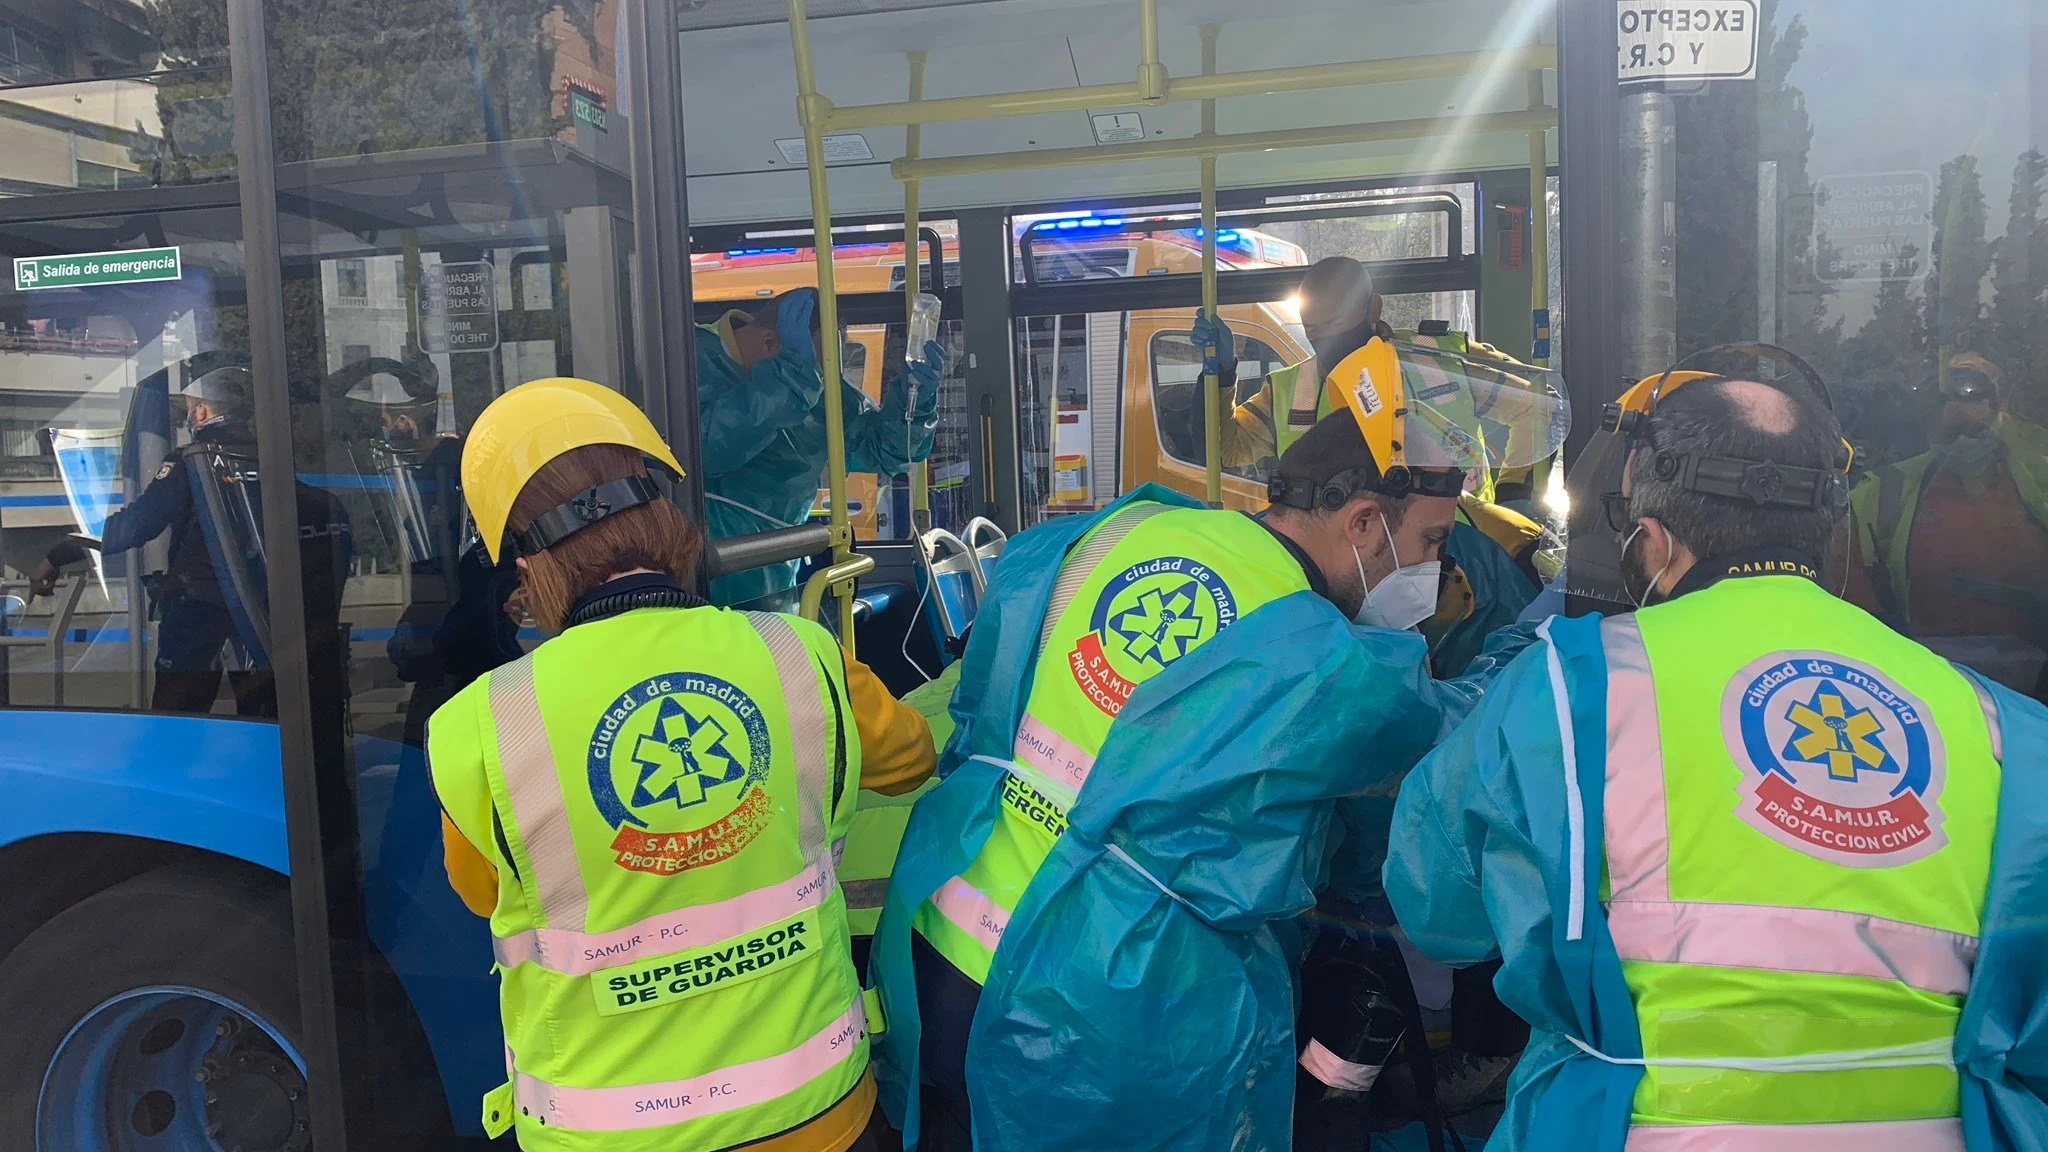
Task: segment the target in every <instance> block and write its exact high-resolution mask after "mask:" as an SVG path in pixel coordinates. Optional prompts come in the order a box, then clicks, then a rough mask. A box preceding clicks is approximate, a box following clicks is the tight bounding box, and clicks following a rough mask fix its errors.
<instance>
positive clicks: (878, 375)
mask: <svg viewBox="0 0 2048 1152" xmlns="http://www.w3.org/2000/svg"><path fill="white" fill-rule="evenodd" d="M866 230H872V231H875V232H887V231H889V230H890V229H889V228H888V226H886V225H874V226H872V228H871V229H869V228H863V227H849V228H835V229H834V235H835V237H837V238H838V242H836V243H835V244H834V246H833V259H834V269H833V271H834V277H835V284H836V286H837V289H838V294H839V309H840V320H841V337H840V352H841V370H842V375H843V376H844V378H845V380H846V383H847V384H849V385H851V386H852V387H853V388H854V389H855V390H856V391H857V392H858V393H859V394H860V395H861V396H864V397H865V398H866V399H867V401H868V410H866V411H863V410H860V409H857V408H855V407H854V406H852V405H849V406H848V407H847V409H846V413H847V421H848V424H847V448H848V456H847V461H848V475H847V485H846V487H847V505H848V513H847V514H848V519H849V522H850V523H851V524H852V526H853V532H854V537H855V539H858V540H878V539H879V540H890V539H902V538H904V537H906V536H908V535H909V532H910V523H911V521H910V482H909V477H908V474H907V473H906V472H903V471H878V470H879V469H884V468H889V467H897V468H900V467H901V463H902V461H904V460H905V459H906V458H908V457H913V456H915V455H916V454H917V452H918V451H920V449H919V447H918V443H919V438H918V437H917V436H916V435H915V430H913V429H912V428H911V427H910V426H909V425H907V424H905V423H904V422H903V421H902V419H901V417H900V415H899V416H898V417H897V418H895V420H894V422H891V421H890V420H887V419H885V418H884V412H883V409H888V408H889V407H890V404H891V403H892V398H893V397H895V395H896V386H897V383H898V379H899V377H900V376H902V374H903V371H904V359H903V355H904V354H903V339H904V325H903V323H902V321H901V319H900V317H901V316H902V315H903V308H904V304H903V267H904V261H903V244H902V241H901V240H900V239H898V240H879V241H877V242H875V243H871V244H868V243H858V242H854V241H856V240H857V239H858V237H859V235H860V233H861V232H862V231H866ZM896 231H897V232H898V234H899V235H900V233H901V229H900V227H898V228H897V229H896ZM920 231H921V232H923V231H930V232H933V233H936V234H937V235H938V236H939V238H940V242H941V244H940V251H941V252H942V253H943V264H944V269H943V271H944V277H945V285H946V287H949V288H950V287H956V286H957V285H958V283H959V276H960V267H959V252H958V247H959V245H958V226H957V225H956V223H955V222H954V221H952V220H948V219H936V220H927V221H924V222H923V223H922V224H921V225H920ZM733 235H734V236H735V238H736V240H735V242H736V243H737V245H738V246H736V247H732V248H728V249H725V250H723V251H718V252H698V253H694V254H692V256H691V258H690V265H691V291H692V293H693V295H694V298H695V299H694V306H695V312H696V318H697V321H698V323H699V325H700V327H699V330H698V339H699V341H700V347H699V350H698V356H699V363H700V364H705V365H708V368H707V370H706V376H707V379H712V380H722V381H727V382H728V386H727V387H724V388H715V387H714V388H707V389H706V390H705V391H704V393H703V395H702V399H703V403H704V408H703V418H704V428H705V435H706V436H707V437H708V438H709V439H708V440H707V443H706V445H705V460H706V476H707V481H706V489H707V496H708V499H709V504H710V509H709V521H710V528H711V534H712V536H713V537H714V538H716V537H724V536H736V535H743V534H746V533H752V532H762V531H768V530H770V529H774V528H778V527H782V526H785V525H788V524H799V523H803V522H805V521H814V522H818V523H823V522H824V521H825V520H826V519H827V518H828V516H829V512H830V507H831V498H830V495H829V490H828V481H827V477H826V476H825V441H824V422H825V414H824V404H823V397H822V394H819V397H818V399H817V400H816V402H815V403H809V402H808V396H809V391H805V390H799V391H792V390H791V389H792V388H797V387H798V385H797V383H795V382H796V381H800V380H801V379H802V378H803V377H785V376H780V375H776V374H775V373H776V372H778V371H779V370H780V369H779V368H778V367H777V366H778V365H781V366H786V367H788V368H789V370H790V371H792V372H803V371H805V369H803V368H801V367H799V366H797V365H795V364H794V362H789V363H787V364H785V361H786V360H787V358H785V357H780V356H776V355H774V354H772V353H769V354H766V355H765V356H762V354H761V353H760V351H759V350H758V349H756V348H754V347H753V346H752V345H751V344H749V343H748V342H747V341H749V340H752V339H754V337H744V338H743V337H741V336H739V335H738V334H737V329H736V328H735V324H737V328H738V329H744V328H747V327H749V326H752V325H753V323H754V318H755V317H756V316H760V317H772V316H773V314H774V313H773V307H774V304H773V302H774V301H776V300H777V298H778V297H780V296H781V295H782V294H783V293H786V292H790V291H792V290H794V289H798V288H813V287H815V286H816V285H817V254H816V251H815V250H814V249H813V248H811V247H808V246H791V245H789V244H787V243H785V242H786V241H789V240H792V239H795V238H796V237H797V236H801V237H803V238H805V239H808V238H809V236H810V230H809V229H807V228H806V229H801V230H797V231H795V234H794V235H792V234H791V232H788V231H782V230H776V229H767V230H752V231H736V232H734V233H733ZM931 253H932V246H931V245H930V243H929V241H927V243H926V244H925V245H924V246H923V248H922V249H921V251H920V254H919V255H920V260H919V271H920V278H921V280H922V282H923V283H924V284H925V286H926V287H927V288H931V286H932V284H933V277H932V267H931ZM955 298H956V299H957V294H955ZM758 330H759V331H761V332H763V333H765V332H767V331H770V330H772V328H760V329H758ZM962 331H963V329H962V326H961V324H960V323H959V321H958V318H957V317H955V316H952V315H950V314H949V315H947V316H946V318H945V319H944V320H942V321H941V324H940V333H939V342H940V343H941V344H942V345H945V346H946V347H947V348H948V356H947V361H948V365H949V368H950V372H949V374H948V375H947V376H946V377H944V378H942V379H941V381H940V385H939V406H938V424H937V425H936V427H935V428H933V430H932V440H933V445H934V447H933V448H932V449H931V451H932V452H933V453H934V458H935V459H938V460H939V461H940V464H939V466H940V467H945V468H947V469H948V473H947V475H946V476H945V477H938V476H936V475H935V476H934V478H933V484H934V491H935V493H936V492H938V491H939V490H940V486H941V485H943V486H944V488H943V490H944V491H946V492H948V493H954V492H964V491H965V480H966V459H967V457H966V442H967V434H968V433H967V427H966V377H965V365H964V363H963V362H962V356H961V354H960V353H961V349H962V342H963V336H962ZM777 339H778V341H779V337H777ZM736 353H737V354H738V355H739V356H741V357H747V356H762V359H761V363H762V364H763V365H765V367H752V366H750V367H749V368H747V369H745V370H744V372H745V379H746V380H747V385H746V386H745V388H744V389H738V388H735V387H732V386H731V382H734V381H738V380H739V379H741V373H742V371H743V370H742V369H741V367H740V362H739V360H738V359H736V358H735V354H736ZM808 372H809V377H810V378H814V377H815V375H816V369H815V368H811V369H809V370H808ZM762 373H767V374H768V375H765V376H764V375H762ZM815 387H816V386H815V385H811V386H810V388H811V389H815ZM764 389H765V390H766V391H764ZM770 392H772V393H773V394H774V395H776V396H779V397H784V398H791V397H798V398H801V399H800V400H799V399H788V400H787V402H782V401H778V402H773V403H764V402H762V399H761V398H762V397H763V396H764V395H767V394H768V393H770ZM743 398H745V399H748V402H749V403H752V404H754V405H755V406H754V407H753V408H751V409H746V410H743V409H742V408H741V407H739V406H738V405H737V404H736V401H739V400H741V399H743ZM894 411H897V412H899V413H900V412H901V409H900V408H899V409H894ZM806 479H808V481H809V486H808V487H807V486H806V483H805V481H806ZM951 499H952V496H950V495H949V496H944V497H942V496H939V495H937V494H935V495H934V496H933V513H934V521H933V522H934V524H935V525H937V526H939V527H947V526H948V520H947V517H949V516H951V515H952V513H951V512H950V511H944V509H948V508H950V505H949V504H947V501H948V500H951ZM963 507H964V505H963ZM966 518H967V517H965V516H964V515H963V516H962V517H960V525H959V526H960V527H964V526H965V520H966ZM797 572H798V568H797V567H796V566H785V567H784V568H781V569H777V570H775V571H772V572H771V571H762V572H755V573H748V574H745V575H744V576H742V577H739V578H737V579H734V580H726V581H721V582H719V583H718V584H716V585H714V587H713V588H712V598H713V599H714V600H717V601H719V602H720V603H726V602H733V603H738V602H740V601H741V600H752V599H754V598H756V597H759V596H762V595H770V594H774V595H775V596H776V597H777V599H776V600H775V604H776V605H780V603H781V601H783V600H787V599H788V596H787V595H786V593H787V590H788V588H789V587H790V586H791V585H790V584H789V581H790V580H793V579H794V578H795V575H796V574H797ZM734 597H739V598H740V599H739V600H735V599H734Z"/></svg>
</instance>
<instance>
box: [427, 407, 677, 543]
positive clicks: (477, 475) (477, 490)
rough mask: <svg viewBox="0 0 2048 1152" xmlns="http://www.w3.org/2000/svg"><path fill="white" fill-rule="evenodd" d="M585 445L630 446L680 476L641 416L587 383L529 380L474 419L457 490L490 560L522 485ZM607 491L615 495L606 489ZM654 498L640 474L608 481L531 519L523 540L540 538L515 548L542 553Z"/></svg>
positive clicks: (670, 454)
mask: <svg viewBox="0 0 2048 1152" xmlns="http://www.w3.org/2000/svg"><path fill="white" fill-rule="evenodd" d="M590 444H618V445H622V446H624V447H627V448H637V449H639V450H640V452H641V454H642V455H644V456H646V457H648V458H649V459H650V460H652V461H654V462H655V463H657V464H660V465H662V466H663V467H665V468H667V469H668V470H669V471H670V472H672V473H674V474H675V475H676V476H677V477H678V478H681V476H682V475H683V466H682V465H681V464H679V463H677V462H676V458H675V454H674V453H673V452H670V451H669V447H668V445H667V444H664V443H662V441H661V437H660V435H658V434H657V433H656V432H655V431H654V425H653V424H652V423H650V422H649V421H648V419H647V416H646V414H645V413H643V412H641V411H640V409H639V408H637V407H635V406H634V405H633V402H632V401H630V400H628V399H626V398H625V397H624V396H621V395H619V394H618V393H617V392H614V391H612V390H611V389H610V388H607V387H605V386H604V385H602V384H594V383H592V382H590V381H588V380H577V379H573V378H570V377H567V376H556V377H552V378H549V379H546V380H534V381H530V382H528V383H525V384H521V385H519V386H518V387H516V388H513V389H510V390H509V391H507V392H505V393H504V394H503V395H501V396H499V397H498V398H497V399H496V400H493V401H491V403H490V406H489V407H487V408H485V409H484V410H483V414H482V415H481V416H478V417H477V419H476V425H475V426H474V427H473V428H471V429H470V431H469V438H468V440H467V441H466V442H465V443H464V444H463V446H462V491H463V497H464V499H465V500H467V501H468V503H469V513H470V515H471V516H472V517H473V518H475V520H476V530H477V533H478V534H479V535H481V536H482V537H483V541H484V548H485V550H487V551H488V552H489V553H490V556H491V560H492V561H493V562H494V563H495V562H496V561H497V560H499V559H500V556H501V553H502V551H503V549H504V546H505V538H506V533H505V528H506V524H507V523H508V522H509V521H510V520H511V518H512V505H513V503H514V502H515V501H517V500H518V499H519V494H520V493H521V492H522V491H524V490H525V488H526V484H527V481H529V480H532V479H533V477H534V474H535V473H537V472H539V471H540V470H541V468H542V467H543V466H545V465H546V464H547V462H548V461H550V460H553V459H554V458H555V457H557V456H560V455H561V454H563V453H564V452H568V451H570V450H572V449H575V448H582V447H584V446H586V445H590ZM614 488H616V489H617V491H606V490H607V489H614ZM659 498H660V491H659V490H658V489H655V488H654V486H653V485H652V484H651V483H649V482H648V481H647V480H645V479H643V478H641V477H638V476H633V477H628V478H626V479H623V480H616V481H613V482H612V483H610V484H606V485H603V486H602V487H600V488H598V489H594V490H592V491H591V492H588V493H585V494H584V496H583V497H579V498H578V499H577V500H575V501H572V502H571V503H569V504H565V505H563V506H562V507H561V508H557V509H554V510H553V511H551V512H549V513H547V514H546V515H544V516H540V517H537V518H536V519H535V520H534V523H533V525H532V526H531V527H530V528H529V530H528V532H527V535H529V536H532V535H534V534H535V533H539V538H536V539H534V540H529V541H524V542H522V546H523V547H525V548H527V549H528V550H532V549H536V548H545V547H547V546H549V544H551V543H553V542H555V541H559V540H561V539H562V538H563V537H565V536H567V535H568V534H569V533H570V532H572V531H574V530H575V529H576V528H580V527H584V526H586V525H588V524H592V523H595V522H596V521H598V520H600V519H602V518H603V517H605V516H607V515H609V514H611V513H613V512H622V511H624V510H625V509H626V508H630V507H634V506H637V505H640V504H645V503H647V502H648V501H649V500H653V499H659Z"/></svg>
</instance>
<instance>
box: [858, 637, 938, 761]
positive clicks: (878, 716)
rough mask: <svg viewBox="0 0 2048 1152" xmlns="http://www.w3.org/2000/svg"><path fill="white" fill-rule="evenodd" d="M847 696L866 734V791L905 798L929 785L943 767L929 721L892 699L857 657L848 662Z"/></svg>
mask: <svg viewBox="0 0 2048 1152" xmlns="http://www.w3.org/2000/svg"><path fill="white" fill-rule="evenodd" d="M846 691H847V695H848V696H850V697H852V698H853V722H854V726H855V727H856V728H857V729H859V731H860V786H861V787H863V788H868V789H872V790H874V791H876V792H880V793H881V794H882V795H884V796H901V795H902V794H904V793H905V792H909V791H912V790H913V789H915V788H916V787H917V786H918V785H920V784H922V783H924V782H925V779H926V778H927V777H929V776H930V775H931V774H932V770H933V769H934V768H936V767H938V764H939V753H938V750H937V749H936V748H933V747H932V730H931V728H930V727H929V726H927V725H926V724H925V722H924V717H923V716H920V715H918V713H917V710H916V709H915V708H912V707H910V706H909V705H907V704H905V703H903V702H902V701H901V700H898V699H896V698H895V697H894V696H891V695H889V689H888V688H887V687H885V686H884V685H883V684H882V682H881V680H880V679H878V678H877V677H876V676H875V674H874V673H873V672H871V671H869V670H868V666H867V665H865V664H863V663H861V662H860V661H858V660H856V659H854V658H853V657H851V656H848V657H846Z"/></svg>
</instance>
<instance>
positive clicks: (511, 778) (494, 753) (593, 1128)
mask: <svg viewBox="0 0 2048 1152" xmlns="http://www.w3.org/2000/svg"><path fill="white" fill-rule="evenodd" d="M843 668H844V665H843V664H842V662H841V658H840V653H839V649H838V647H837V646H836V645H835V644H834V642H833V640H832V638H831V637H830V636H829V635H828V634H827V633H826V632H825V631H824V630H823V629H821V628H819V627H818V626H816V625H814V624H811V623H809V622H808V621H804V620H800V619H797V618H795V617H789V616H780V615H775V614H769V613H741V612H733V611H728V610H725V609H717V608H690V609H646V610H641V611H636V612H628V613H625V614H623V615H620V616H616V617H612V618H609V619H605V620H599V621H594V622H591V623H588V624H582V625H578V626H577V627H575V628H572V629H570V630H568V631H567V632H565V633H563V634H562V635H561V636H559V637H557V638H555V639H553V640H550V641H549V642H548V643H546V644H544V645H542V646H541V647H540V648H539V649H537V650H536V651H534V652H533V653H532V654H531V655H529V656H527V657H525V658H523V659H521V660H517V661H514V662H513V663H511V664H508V665H505V666H504V667H502V668H499V669H497V670H496V671H494V672H492V673H490V674H489V675H488V676H487V677H485V678H483V679H482V680H479V681H478V682H476V683H475V684H472V685H471V686H470V687H468V688H466V689H465V690H464V691H463V692H462V693H460V694H459V695H457V696H456V697H455V698H454V699H453V700H451V701H449V703H447V704H446V705H444V706H443V707H442V709H441V710H440V711H439V712H437V713H436V714H435V717H434V719H433V722H432V725H431V728H430V731H431V733H432V736H431V737H430V745H429V753H430V759H431V762H432V764H433V766H434V784H435V787H436V788H437V789H439V792H440V795H441V797H442V798H443V801H444V803H445V805H446V807H447V808H448V809H449V811H450V812H466V811H482V810H485V809H486V807H487V808H488V810H489V811H490V812H491V814H492V817H493V824H494V826H493V827H491V828H488V829H481V830H472V829H464V833H465V835H466V836H468V837H469V839H470V840H471V841H472V842H473V843H475V844H476V845H477V847H478V848H479V849H480V850H482V851H484V852H485V854H486V855H487V856H488V857H489V858H490V860H491V863H492V864H494V865H495V866H496V867H497V870H498V877H499V896H498V903H497V907H496V909H495V910H494V911H493V912H492V914H491V935H492V936H493V937H494V946H495V951H496V954H497V961H498V968H499V972H500V977H501V985H500V990H499V1002H500V1007H501V1009H502V1012H503V1016H504V1024H505V1046H506V1053H505V1054H506V1064H507V1072H508V1075H509V1082H508V1083H507V1084H506V1085H504V1086H502V1087H500V1088H498V1089H496V1090H494V1091H493V1092H492V1093H491V1094H490V1095H489V1096H487V1097H486V1098H485V1103H484V1111H485V1121H486V1127H487V1128H488V1129H491V1130H492V1131H493V1134H495V1133H496V1132H499V1131H502V1130H503V1129H504V1128H505V1126H506V1125H507V1123H508V1122H509V1123H511V1124H512V1125H514V1126H515V1127H516V1129H517V1132H518V1137H519V1143H520V1146H521V1147H523V1148H526V1149H530V1150H531V1149H547V1150H560V1152H599V1150H601V1152H656V1150H661V1152H673V1150H674V1149H678V1148H690V1149H721V1148H729V1147H732V1146H734V1145H739V1144H745V1143H749V1142H751V1141H754V1140H759V1139H761V1138H763V1137H766V1136H772V1135H774V1134H776V1133H779V1132H783V1131H786V1130H788V1129H791V1128H794V1127H797V1126H799V1125H801V1124H803V1123H805V1122H806V1121H809V1120H811V1119H813V1118H814V1117H816V1116H818V1115H820V1114H822V1113H824V1112H825V1111H826V1110H828V1109H830V1108H831V1107H832V1106H833V1105H834V1104H835V1103H837V1102H838V1101H839V1100H841V1099H842V1098H844V1097H845V1096H846V1095H847V1094H848V1093H849V1092H851V1091H853V1090H854V1088H855V1087H856V1086H857V1085H858V1084H859V1082H860V1080H861V1077H862V1076H863V1074H864V1073H865V1072H866V1070H867V1063H868V1043H867V1030H866V1026H865V1014H864V1011H863V1004H862V998H861V994H860V986H859V983H858V981H857V979H856V977H855V974H854V971H853V965H852V962H851V959H850V957H849V954H848V947H849V944H848V939H847V926H846V907H845V902H844V898H843V897H842V895H841V893H840V891H839V886H838V884H837V882H836V879H835V859H834V848H835V844H836V843H837V842H838V841H839V840H840V839H841V837H843V836H844V835H845V832H846V829H847V827H848V825H849V824H850V823H851V821H852V817H853V809H854V796H855V793H856V792H857V791H858V786H859V779H860V740H859V736H858V733H857V731H856V729H855V728H854V724H853V716H852V705H851V703H850V701H849V698H848V696H847V690H846V685H845V682H844V671H843ZM462 711H467V712H468V713H469V715H467V716H455V715H454V714H455V713H460V712H462ZM451 716H452V717H453V718H452V719H451ZM444 732H445V733H456V734H457V735H452V736H451V735H444ZM470 733H474V734H476V736H475V738H477V739H480V742H481V744H482V747H481V748H480V749H478V748H462V747H457V746H454V745H453V744H452V742H453V741H456V740H466V739H469V738H472V737H470V736H469V735H467V734H470ZM479 753H481V755H480V756H479ZM478 759H481V760H482V762H483V765H484V771H483V772H482V773H481V774H477V773H474V772H468V773H463V772H458V771H456V770H455V768H456V767H459V766H461V765H472V764H474V763H476V762H477V760H478ZM483 789H488V791H489V801H488V804H487V805H486V804H485V803H483V802H482V801H481V798H479V797H477V796H476V793H477V792H478V791H479V790H483ZM465 801H467V803H465Z"/></svg>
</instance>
